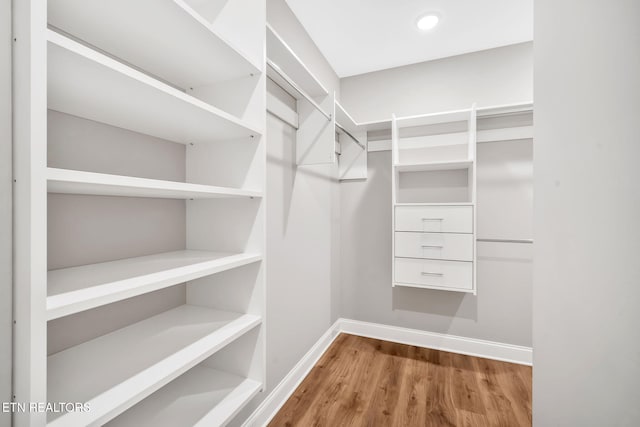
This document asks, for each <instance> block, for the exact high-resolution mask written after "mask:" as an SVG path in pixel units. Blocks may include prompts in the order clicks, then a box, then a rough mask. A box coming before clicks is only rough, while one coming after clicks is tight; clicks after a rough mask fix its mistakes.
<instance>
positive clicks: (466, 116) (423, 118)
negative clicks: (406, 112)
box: [396, 109, 472, 128]
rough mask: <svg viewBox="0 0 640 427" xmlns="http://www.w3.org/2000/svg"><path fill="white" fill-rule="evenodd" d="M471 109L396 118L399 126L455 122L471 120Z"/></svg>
mask: <svg viewBox="0 0 640 427" xmlns="http://www.w3.org/2000/svg"><path fill="white" fill-rule="evenodd" d="M471 112H472V110H471V109H466V110H455V111H446V112H443V113H433V114H422V115H418V116H405V117H398V118H396V123H397V124H398V127H399V128H406V127H414V126H429V125H435V124H438V123H454V122H463V121H469V120H470V119H471Z"/></svg>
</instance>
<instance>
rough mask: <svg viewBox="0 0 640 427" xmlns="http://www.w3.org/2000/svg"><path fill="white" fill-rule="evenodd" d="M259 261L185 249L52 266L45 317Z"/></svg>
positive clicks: (256, 256)
mask: <svg viewBox="0 0 640 427" xmlns="http://www.w3.org/2000/svg"><path fill="white" fill-rule="evenodd" d="M260 260H262V256H261V255H260V254H250V253H249V254H228V253H218V252H205V251H189V250H186V251H176V252H166V253H161V254H157V255H150V256H143V257H137V258H128V259H122V260H118V261H111V262H103V263H99V264H90V265H84V266H80V267H71V268H63V269H59V270H51V271H49V273H48V275H47V291H48V292H47V293H48V296H47V320H52V319H57V318H59V317H62V316H66V315H69V314H73V313H78V312H80V311H84V310H88V309H91V308H94V307H98V306H101V305H105V304H109V303H112V302H115V301H121V300H123V299H126V298H131V297H133V296H136V295H141V294H143V293H147V292H152V291H155V290H158V289H163V288H166V287H169V286H174V285H177V284H179V283H184V282H186V281H189V280H195V279H198V278H201V277H205V276H208V275H210V274H215V273H219V272H222V271H226V270H230V269H232V268H237V267H241V266H243V265H247V264H251V263H254V262H258V261H260Z"/></svg>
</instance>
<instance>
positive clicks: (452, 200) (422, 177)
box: [391, 104, 477, 295]
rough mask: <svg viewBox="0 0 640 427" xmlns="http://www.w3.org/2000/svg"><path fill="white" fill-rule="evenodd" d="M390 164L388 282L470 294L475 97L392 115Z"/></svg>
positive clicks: (473, 247) (473, 268)
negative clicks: (454, 105)
mask: <svg viewBox="0 0 640 427" xmlns="http://www.w3.org/2000/svg"><path fill="white" fill-rule="evenodd" d="M452 123H455V124H456V125H455V129H456V130H455V131H453V130H452V131H450V132H446V131H444V129H449V127H448V126H450V125H451V124H452ZM443 125H445V126H443ZM434 126H435V127H434ZM462 128H464V130H463V131H461V129H462ZM451 129H453V128H451ZM445 154H446V156H445ZM391 163H392V166H391V169H392V174H391V200H392V203H393V205H392V216H393V219H392V223H391V228H392V230H391V233H392V239H393V245H392V246H393V247H392V254H391V268H392V274H391V276H392V278H393V280H392V286H393V287H396V288H402V287H412V288H422V289H434V290H438V291H450V292H467V293H473V294H474V295H476V292H477V284H476V194H477V193H476V174H477V158H476V108H475V104H473V105H472V106H471V108H470V109H468V110H458V111H449V112H445V113H435V114H425V115H422V116H411V117H399V118H398V117H396V116H392V118H391ZM395 292H402V289H397V290H394V293H395Z"/></svg>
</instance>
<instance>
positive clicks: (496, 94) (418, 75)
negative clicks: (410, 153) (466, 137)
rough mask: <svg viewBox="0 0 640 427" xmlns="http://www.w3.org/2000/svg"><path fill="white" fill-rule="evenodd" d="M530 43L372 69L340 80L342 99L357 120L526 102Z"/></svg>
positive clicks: (530, 79) (530, 77)
mask: <svg viewBox="0 0 640 427" xmlns="http://www.w3.org/2000/svg"><path fill="white" fill-rule="evenodd" d="M532 82H533V43H521V44H517V45H512V46H506V47H501V48H497V49H490V50H485V51H481V52H475V53H470V54H466V55H459V56H454V57H451V58H445V59H439V60H435V61H427V62H422V63H419V64H413V65H408V66H404V67H398V68H391V69H389V70H382V71H376V72H373V73H367V74H362V75H359V76H353V77H347V78H344V79H342V80H341V81H340V86H341V103H342V104H343V105H344V106H345V107H346V108H347V109H348V110H349V113H351V115H352V116H353V117H354V118H355V119H356V120H358V121H374V120H388V119H389V117H391V114H392V113H395V114H396V115H397V116H409V115H412V114H424V113H430V112H437V111H447V110H455V109H459V108H468V107H469V106H470V105H471V104H472V103H473V102H477V103H478V107H482V106H489V105H498V104H511V103H518V102H530V101H531V100H532V99H533V84H532Z"/></svg>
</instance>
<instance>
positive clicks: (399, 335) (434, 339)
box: [336, 319, 533, 366]
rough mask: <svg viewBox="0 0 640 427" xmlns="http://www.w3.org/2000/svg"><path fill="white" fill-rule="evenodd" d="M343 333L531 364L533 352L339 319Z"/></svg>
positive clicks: (472, 340)
mask: <svg viewBox="0 0 640 427" xmlns="http://www.w3.org/2000/svg"><path fill="white" fill-rule="evenodd" d="M336 323H338V324H339V325H340V332H344V333H347V334H353V335H360V336H362V337H369V338H376V339H380V340H385V341H391V342H397V343H400V344H408V345H415V346H417V347H425V348H432V349H435V350H442V351H449V352H451V353H460V354H467V355H469V356H476V357H483V358H485V359H493V360H501V361H504V362H510V363H517V364H519V365H529V366H531V364H532V362H533V351H532V349H531V347H522V346H519V345H511V344H503V343H499V342H494V341H485V340H479V339H475V338H465V337H459V336H456V335H448V334H439V333H435V332H426V331H421V330H418V329H409V328H401V327H398V326H389V325H381V324H378V323H369V322H360V321H358V320H350V319H339V320H338V321H337V322H336Z"/></svg>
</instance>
